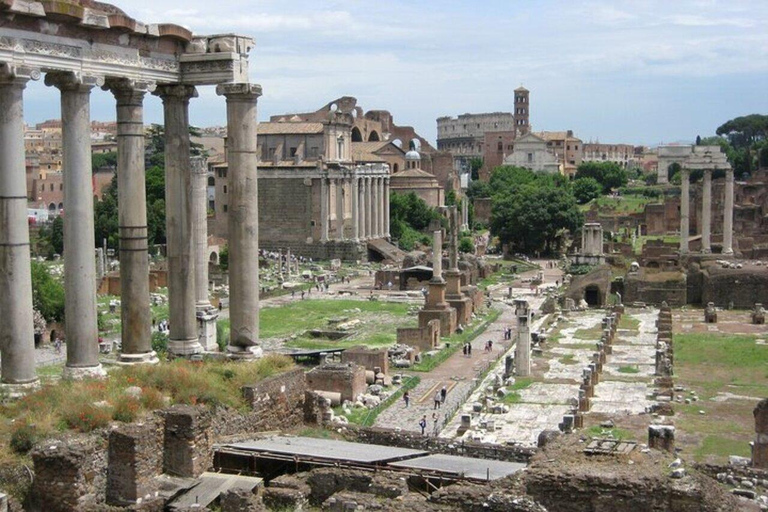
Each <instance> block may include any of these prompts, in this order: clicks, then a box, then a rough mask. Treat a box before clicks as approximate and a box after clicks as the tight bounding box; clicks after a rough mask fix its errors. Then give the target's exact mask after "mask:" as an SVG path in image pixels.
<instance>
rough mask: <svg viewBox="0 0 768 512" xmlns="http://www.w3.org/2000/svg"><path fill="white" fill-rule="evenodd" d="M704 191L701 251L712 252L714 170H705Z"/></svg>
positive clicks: (704, 252)
mask: <svg viewBox="0 0 768 512" xmlns="http://www.w3.org/2000/svg"><path fill="white" fill-rule="evenodd" d="M703 188H704V190H703V192H702V194H701V196H702V200H701V252H702V253H703V254H709V253H711V252H712V246H711V242H710V237H711V233H712V170H711V169H706V170H705V171H704V184H703Z"/></svg>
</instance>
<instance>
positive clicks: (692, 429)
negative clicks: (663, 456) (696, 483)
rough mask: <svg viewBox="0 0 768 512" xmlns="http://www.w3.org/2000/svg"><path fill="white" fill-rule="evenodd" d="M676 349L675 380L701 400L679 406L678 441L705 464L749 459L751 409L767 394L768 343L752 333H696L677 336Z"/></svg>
mask: <svg viewBox="0 0 768 512" xmlns="http://www.w3.org/2000/svg"><path fill="white" fill-rule="evenodd" d="M674 347H675V375H676V381H677V383H678V384H679V385H682V386H683V387H685V388H686V389H688V390H694V391H695V392H696V393H697V395H698V396H699V398H700V399H699V400H698V401H695V402H692V403H690V404H676V405H675V413H676V420H675V424H676V425H677V428H678V429H679V431H680V436H678V437H679V439H680V441H681V443H680V444H681V445H682V446H684V447H685V448H686V449H687V451H689V452H690V453H692V454H693V456H694V458H695V459H696V460H699V461H704V462H716V463H724V462H727V459H728V456H729V455H740V456H743V457H748V456H749V454H750V448H749V442H750V441H752V440H753V437H754V418H753V415H752V410H753V409H754V407H755V405H756V404H757V402H758V401H759V400H760V399H761V398H764V397H766V396H768V346H765V345H758V344H757V343H756V341H755V337H753V336H734V335H722V334H716V333H695V334H678V335H675V337H674ZM687 396H690V395H687ZM715 398H716V400H714V399H715Z"/></svg>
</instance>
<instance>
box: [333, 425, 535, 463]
mask: <svg viewBox="0 0 768 512" xmlns="http://www.w3.org/2000/svg"><path fill="white" fill-rule="evenodd" d="M345 435H346V436H347V437H349V438H350V440H354V441H357V442H361V443H370V444H379V445H385V446H396V447H398V448H410V449H413V450H424V451H429V452H432V453H442V454H446V455H461V456H464V457H475V458H480V459H489V460H501V461H507V462H528V460H530V458H531V457H532V456H533V455H534V454H535V453H536V448H526V447H521V446H510V445H496V444H484V443H474V442H465V441H457V440H456V439H442V438H435V437H425V436H422V435H421V434H418V433H416V432H406V431H398V430H392V429H386V428H375V427H373V428H348V429H347V432H346V434H345Z"/></svg>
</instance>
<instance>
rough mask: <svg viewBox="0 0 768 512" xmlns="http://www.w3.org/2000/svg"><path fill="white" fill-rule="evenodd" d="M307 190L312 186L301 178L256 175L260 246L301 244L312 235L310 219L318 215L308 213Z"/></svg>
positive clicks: (310, 210)
mask: <svg viewBox="0 0 768 512" xmlns="http://www.w3.org/2000/svg"><path fill="white" fill-rule="evenodd" d="M259 172H265V171H262V170H260V171H259ZM311 192H312V187H310V186H307V185H305V183H304V179H302V178H297V179H289V178H259V246H260V247H266V245H268V244H270V243H271V244H275V243H281V242H300V243H302V244H303V243H305V242H306V240H307V237H310V236H312V232H311V221H312V220H313V219H315V218H319V217H320V216H319V210H318V215H317V216H316V217H314V216H313V215H312V208H313V201H312V197H311ZM318 208H319V202H318ZM318 230H319V227H318ZM318 235H319V231H318ZM316 238H319V236H318V237H316Z"/></svg>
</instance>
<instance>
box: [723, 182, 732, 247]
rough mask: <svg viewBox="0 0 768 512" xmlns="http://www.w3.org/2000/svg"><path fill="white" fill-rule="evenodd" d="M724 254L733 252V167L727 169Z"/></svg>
mask: <svg viewBox="0 0 768 512" xmlns="http://www.w3.org/2000/svg"><path fill="white" fill-rule="evenodd" d="M723 254H733V169H728V170H727V171H725V210H724V211H723Z"/></svg>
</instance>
